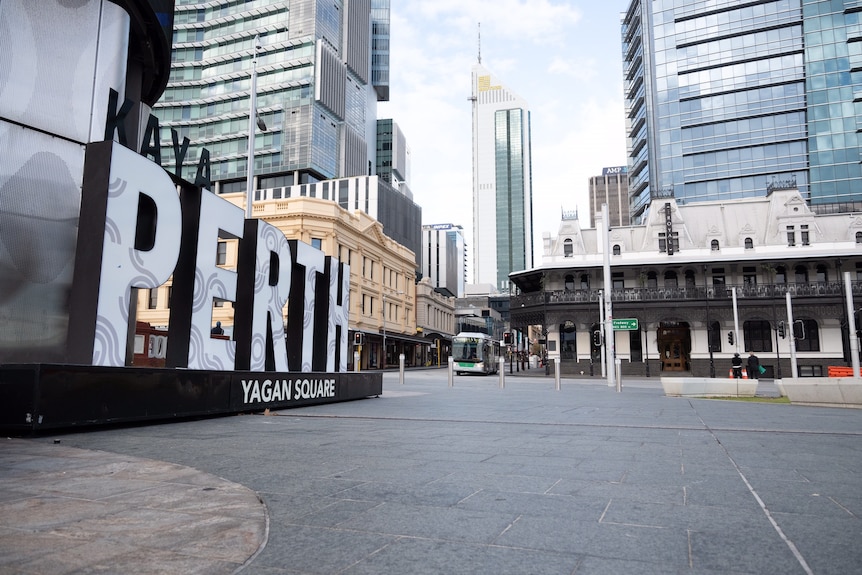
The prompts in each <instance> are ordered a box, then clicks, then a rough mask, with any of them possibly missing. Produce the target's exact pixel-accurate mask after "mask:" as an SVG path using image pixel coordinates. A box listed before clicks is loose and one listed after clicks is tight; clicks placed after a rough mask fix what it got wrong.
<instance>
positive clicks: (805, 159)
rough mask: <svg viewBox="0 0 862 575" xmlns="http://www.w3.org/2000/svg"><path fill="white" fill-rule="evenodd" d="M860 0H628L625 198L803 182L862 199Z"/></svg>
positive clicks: (833, 199)
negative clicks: (627, 173)
mask: <svg viewBox="0 0 862 575" xmlns="http://www.w3.org/2000/svg"><path fill="white" fill-rule="evenodd" d="M859 23H860V5H859V3H858V2H855V1H850V0H844V1H841V0H839V1H837V2H836V1H834V0H832V1H830V0H773V1H769V0H765V1H758V2H736V1H720V2H706V1H701V0H696V1H695V0H663V1H661V2H658V1H654V0H632V2H631V3H630V5H629V8H628V11H627V12H626V13H625V14H624V15H623V21H622V39H623V58H624V66H623V69H624V70H623V75H624V84H625V90H626V96H625V97H626V112H627V130H628V154H629V160H628V164H629V195H630V202H631V213H632V217H633V219H634V220H635V221H638V220H639V219H640V218H642V216H643V213H644V210H645V209H646V208H647V206H648V204H649V202H650V199H655V198H661V197H663V196H669V195H671V194H672V195H673V196H674V197H675V198H676V199H677V201H684V202H693V201H700V200H723V199H733V198H743V197H751V196H758V195H765V194H766V193H767V192H768V190H769V189H770V188H771V187H773V186H782V187H785V186H787V185H793V184H795V185H796V186H798V187H799V190H800V191H801V192H802V193H803V196H804V197H806V198H807V199H808V200H809V201H810V203H811V205H812V207H814V208H815V209H818V206H819V211H826V210H849V209H856V210H858V209H860V208H862V188H860V185H859V182H860V181H862V165H860V160H862V156H860V140H859V136H858V134H857V118H858V117H859V115H860V112H862V110H860V108H859V104H858V103H856V102H855V101H854V94H856V93H859V92H860V88H862V76H860V71H862V42H860V40H862V28H860V26H859Z"/></svg>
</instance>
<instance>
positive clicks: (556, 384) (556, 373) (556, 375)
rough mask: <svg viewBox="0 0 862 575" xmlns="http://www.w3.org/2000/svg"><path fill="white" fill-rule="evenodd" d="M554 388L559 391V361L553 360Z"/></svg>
mask: <svg viewBox="0 0 862 575" xmlns="http://www.w3.org/2000/svg"><path fill="white" fill-rule="evenodd" d="M554 389H556V390H557V391H560V362H559V360H556V361H554Z"/></svg>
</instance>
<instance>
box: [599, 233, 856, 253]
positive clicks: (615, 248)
mask: <svg viewBox="0 0 862 575" xmlns="http://www.w3.org/2000/svg"><path fill="white" fill-rule="evenodd" d="M856 235H857V236H858V235H859V234H856ZM856 243H862V242H859V241H858V239H857V241H856ZM620 253H621V251H620V244H614V255H615V256H618V255H620Z"/></svg>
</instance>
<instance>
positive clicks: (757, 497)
mask: <svg viewBox="0 0 862 575" xmlns="http://www.w3.org/2000/svg"><path fill="white" fill-rule="evenodd" d="M689 404H690V405H691V402H689ZM691 408H692V409H693V410H694V412H695V414H696V415H697V417H698V419H700V421H701V423H703V425H704V426H705V427H706V429H707V430H708V431H709V433H710V434H711V435H712V438H713V439H714V440H715V442H716V443H717V444H718V445H719V447H721V449H722V451H724V455H725V457H727V459H728V461H730V463H731V465H733V468H734V469H736V472H737V473H738V474H739V477H740V478H741V479H742V482H743V483H745V486H746V487H747V488H748V491H749V493H751V495H752V496H754V500H755V501H757V504H758V505H759V506H760V509H761V510H762V511H763V513H764V514H765V515H766V518H767V519H768V520H769V522H770V523H771V524H772V527H773V528H774V529H775V532H776V533H778V536H779V537H780V538H781V540H782V541H784V543H785V544H786V545H787V547H788V548H789V549H790V552H791V553H793V556H794V557H795V558H796V560H797V561H798V562H799V565H800V566H801V567H802V569H803V570H804V571H805V573H807V574H808V575H814V571H812V570H811V567H809V566H808V562H807V561H806V560H805V557H803V556H802V553H801V552H800V551H799V549H798V548H797V547H796V544H795V543H793V541H791V540H790V538H789V537H787V535H786V534H785V533H784V530H783V529H781V526H780V525H778V522H777V521H776V520H775V518H774V517H773V516H772V513H771V512H770V511H769V508H768V507H767V506H766V504H765V503H764V502H763V499H761V498H760V495H758V494H757V490H755V489H754V486H753V485H751V482H749V481H748V478H747V477H746V476H745V473H743V472H742V469H740V467H739V464H737V463H736V460H735V459H733V456H732V455H730V452H729V451H728V450H727V447H725V446H724V444H723V443H722V442H721V440H720V439H719V438H718V436H717V435H715V433H713V431H712V430H711V429H710V428H709V425H707V423H706V422H705V421H704V420H703V418H702V417H701V416H700V413H698V411H697V409H696V408H695V407H694V405H691Z"/></svg>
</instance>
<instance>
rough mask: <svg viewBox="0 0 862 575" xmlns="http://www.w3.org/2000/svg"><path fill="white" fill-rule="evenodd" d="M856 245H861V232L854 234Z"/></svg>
mask: <svg viewBox="0 0 862 575" xmlns="http://www.w3.org/2000/svg"><path fill="white" fill-rule="evenodd" d="M856 243H857V244H862V232H856Z"/></svg>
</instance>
